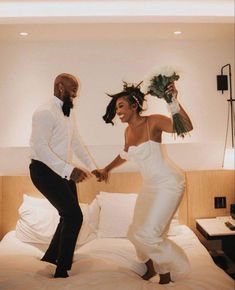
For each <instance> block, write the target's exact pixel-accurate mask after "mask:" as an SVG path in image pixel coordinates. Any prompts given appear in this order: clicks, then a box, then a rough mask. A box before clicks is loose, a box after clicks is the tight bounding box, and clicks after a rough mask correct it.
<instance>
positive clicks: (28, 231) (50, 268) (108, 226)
mask: <svg viewBox="0 0 235 290" xmlns="http://www.w3.org/2000/svg"><path fill="white" fill-rule="evenodd" d="M137 177H138V176H136V175H134V176H133V175H132V176H131V177H130V176H126V175H125V177H122V178H124V179H122V178H121V180H120V176H119V177H118V180H119V181H118V182H116V181H115V180H116V179H115V180H111V182H110V183H109V184H108V185H100V184H96V182H95V181H94V180H93V181H92V182H89V183H88V184H85V183H84V184H83V185H80V187H79V197H80V200H82V201H81V203H80V204H81V208H82V211H83V215H84V223H83V226H82V229H81V232H80V234H79V237H78V241H77V246H76V250H75V254H74V261H73V266H72V270H71V271H70V272H69V275H70V277H69V278H66V279H54V278H53V273H54V270H55V266H54V265H52V264H49V263H45V262H41V261H40V258H41V257H42V255H43V253H44V251H45V249H46V248H47V245H48V243H49V241H50V238H51V235H52V234H53V231H54V228H55V227H56V224H57V221H58V216H57V213H56V211H55V210H54V209H53V207H51V205H50V204H49V203H48V202H47V200H46V199H43V198H42V196H40V195H39V194H38V193H37V194H35V192H33V193H32V188H30V191H31V192H26V191H25V192H22V193H21V197H22V198H21V199H19V201H20V202H19V204H18V205H16V204H17V203H15V204H14V205H15V206H17V210H18V215H17V216H16V217H17V218H16V221H15V227H14V229H11V230H9V231H8V232H7V233H6V234H5V235H4V237H3V239H2V240H1V242H0V289H1V290H19V289H20V290H26V289H35V290H36V289H40V290H44V289H55V290H60V289H63V290H70V289H71V290H73V289H74V290H75V289H76V290H88V289H89V290H90V289H92V290H96V289H97V290H119V289H120V290H125V289H126V290H127V289H128V290H145V289H146V290H148V289H149V290H151V289H155V290H156V289H174V290H177V289H178V290H234V289H235V284H234V281H233V280H232V279H231V278H230V277H229V276H228V275H227V274H226V273H225V272H224V271H223V270H222V269H220V268H219V267H218V266H216V265H215V264H214V262H213V260H212V258H211V257H210V255H209V254H208V252H207V250H206V249H205V248H204V246H203V245H202V244H201V243H200V241H199V240H198V238H197V236H196V235H195V234H194V232H193V231H192V230H191V229H190V228H189V227H188V226H186V225H183V224H182V220H183V219H184V218H185V216H186V213H185V209H186V207H185V205H184V201H182V204H181V206H180V209H179V211H178V212H177V213H176V215H175V216H174V218H173V220H172V222H171V225H170V228H169V231H168V237H169V238H170V239H172V240H174V241H175V242H176V243H178V244H179V245H180V246H181V247H182V248H183V249H184V250H185V252H186V254H187V256H188V257H189V260H190V264H191V270H190V274H189V275H188V276H187V277H186V278H184V279H181V280H179V281H177V282H174V283H170V284H167V285H160V284H158V279H159V277H158V276H157V275H156V276H155V277H153V278H152V279H151V280H150V281H145V280H143V279H142V278H141V275H143V274H144V273H145V271H146V268H145V265H144V264H143V263H141V262H140V261H139V260H138V258H137V256H136V253H135V249H134V247H133V245H132V244H131V242H130V241H129V240H128V239H127V238H126V233H127V229H128V225H129V223H130V222H131V219H132V214H133V209H134V205H135V200H136V197H137V192H138V191H137V190H138V188H139V186H140V184H141V182H139V177H138V178H137ZM125 179H126V180H125ZM133 181H135V182H133ZM97 193H98V194H97ZM127 193H128V194H127ZM84 196H85V197H84ZM85 201H86V202H85ZM88 201H89V202H88Z"/></svg>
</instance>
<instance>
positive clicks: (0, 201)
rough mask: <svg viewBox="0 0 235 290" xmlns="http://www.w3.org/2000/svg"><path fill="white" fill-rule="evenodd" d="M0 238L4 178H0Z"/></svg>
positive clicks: (0, 234) (0, 235)
mask: <svg viewBox="0 0 235 290" xmlns="http://www.w3.org/2000/svg"><path fill="white" fill-rule="evenodd" d="M0 237H2V176H0Z"/></svg>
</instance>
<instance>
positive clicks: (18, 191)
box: [0, 170, 235, 239]
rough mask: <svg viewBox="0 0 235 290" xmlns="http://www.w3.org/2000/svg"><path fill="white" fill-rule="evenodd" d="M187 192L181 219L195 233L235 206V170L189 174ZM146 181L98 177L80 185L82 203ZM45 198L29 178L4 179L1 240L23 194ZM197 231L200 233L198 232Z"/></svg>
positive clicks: (133, 176)
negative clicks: (221, 201)
mask: <svg viewBox="0 0 235 290" xmlns="http://www.w3.org/2000/svg"><path fill="white" fill-rule="evenodd" d="M185 177H186V192H185V194H184V198H183V199H182V201H181V204H180V208H179V220H180V222H181V223H183V224H186V225H188V226H189V227H190V228H192V229H193V230H195V219H196V218H201V217H215V216H222V215H229V207H230V203H235V175H234V171H232V170H205V171H189V172H185ZM141 184H142V178H141V176H140V174H139V173H137V172H123V173H112V174H111V175H110V179H109V183H107V184H105V183H103V182H102V183H98V182H96V179H95V178H91V179H89V180H88V181H86V182H82V183H80V184H78V185H77V189H78V198H79V200H80V202H85V203H90V202H91V201H92V200H93V199H94V197H95V196H96V194H97V193H99V192H100V191H101V190H102V191H108V192H123V193H132V192H136V193H138V192H139V191H140V188H141ZM24 193H25V194H28V195H31V196H35V197H43V196H42V195H41V193H40V192H38V190H37V189H36V188H35V187H34V185H33V184H32V182H31V180H30V177H29V176H0V213H1V215H0V239H1V238H2V237H3V235H4V234H6V233H7V232H8V231H10V230H13V229H14V228H15V225H16V221H17V219H18V208H19V206H20V204H21V203H22V200H23V194H24ZM215 196H225V197H226V200H227V207H226V208H223V209H215V208H214V197H215ZM195 231H196V230H195Z"/></svg>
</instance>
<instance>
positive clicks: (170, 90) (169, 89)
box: [165, 82, 178, 99]
mask: <svg viewBox="0 0 235 290" xmlns="http://www.w3.org/2000/svg"><path fill="white" fill-rule="evenodd" d="M165 94H166V95H172V97H173V98H175V99H176V98H177V95H178V91H177V89H176V87H175V83H174V82H172V83H170V84H169V85H168V86H167V89H166V90H165Z"/></svg>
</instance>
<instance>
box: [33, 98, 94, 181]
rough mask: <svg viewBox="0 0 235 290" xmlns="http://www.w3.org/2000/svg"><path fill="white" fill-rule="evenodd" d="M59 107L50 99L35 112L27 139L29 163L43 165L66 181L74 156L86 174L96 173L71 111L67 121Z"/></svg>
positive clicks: (58, 102)
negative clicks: (36, 161) (88, 172)
mask: <svg viewBox="0 0 235 290" xmlns="http://www.w3.org/2000/svg"><path fill="white" fill-rule="evenodd" d="M62 105H63V102H62V101H61V100H60V99H58V98H57V97H53V99H52V100H51V101H50V102H48V103H47V104H45V105H43V106H41V107H39V108H38V109H37V110H36V111H35V112H34V114H33V119H32V134H31V138H30V147H31V159H35V160H38V161H41V162H43V163H45V164H46V165H47V166H48V167H50V168H51V169H52V170H53V171H55V172H56V173H57V174H58V175H60V176H61V177H63V178H67V179H69V178H70V175H71V173H72V171H73V169H74V167H75V166H74V165H72V164H71V162H72V155H73V153H75V155H76V157H77V158H78V159H79V160H80V161H81V162H82V163H83V164H84V165H85V166H86V167H87V169H88V170H90V171H91V170H94V169H96V165H95V163H94V161H93V160H92V158H91V156H90V155H89V153H88V151H87V150H86V148H85V146H84V144H83V143H82V142H81V139H80V136H79V134H78V130H77V127H76V121H75V114H74V110H73V109H72V110H71V111H70V116H69V117H66V116H64V114H63V111H62Z"/></svg>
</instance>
